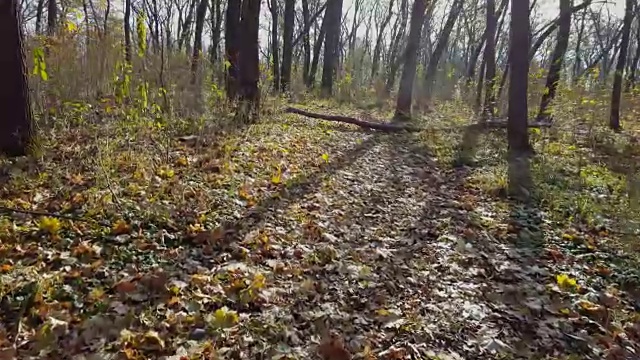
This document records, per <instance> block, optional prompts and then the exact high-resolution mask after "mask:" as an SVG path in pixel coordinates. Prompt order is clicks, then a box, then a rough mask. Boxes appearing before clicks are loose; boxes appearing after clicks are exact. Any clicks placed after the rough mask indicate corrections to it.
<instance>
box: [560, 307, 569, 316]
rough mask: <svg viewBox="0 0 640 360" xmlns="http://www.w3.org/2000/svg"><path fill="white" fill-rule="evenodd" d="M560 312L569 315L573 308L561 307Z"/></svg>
mask: <svg viewBox="0 0 640 360" xmlns="http://www.w3.org/2000/svg"><path fill="white" fill-rule="evenodd" d="M560 313H561V314H564V315H569V314H571V310H569V309H567V308H564V309H560Z"/></svg>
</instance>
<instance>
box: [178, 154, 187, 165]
mask: <svg viewBox="0 0 640 360" xmlns="http://www.w3.org/2000/svg"><path fill="white" fill-rule="evenodd" d="M176 165H179V166H188V165H189V159H187V157H186V156H182V157H180V158H178V160H176Z"/></svg>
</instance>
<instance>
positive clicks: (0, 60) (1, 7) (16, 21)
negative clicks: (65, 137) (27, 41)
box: [0, 0, 32, 156]
mask: <svg viewBox="0 0 640 360" xmlns="http://www.w3.org/2000/svg"><path fill="white" fill-rule="evenodd" d="M18 7H19V3H18V0H2V1H0V49H2V50H3V51H2V52H1V53H0V72H2V74H1V75H0V78H2V79H3V83H4V85H2V86H0V114H2V120H0V154H5V155H7V156H22V155H26V154H27V151H28V147H29V145H30V143H31V135H32V134H31V125H32V113H31V102H30V99H29V85H28V82H27V69H26V65H25V57H24V47H23V33H22V24H21V20H20V13H19V9H18Z"/></svg>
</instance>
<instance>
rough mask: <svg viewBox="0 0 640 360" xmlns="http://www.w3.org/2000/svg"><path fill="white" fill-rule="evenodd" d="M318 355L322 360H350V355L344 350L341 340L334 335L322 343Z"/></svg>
mask: <svg viewBox="0 0 640 360" xmlns="http://www.w3.org/2000/svg"><path fill="white" fill-rule="evenodd" d="M318 353H319V354H320V356H321V357H322V359H323V360H351V353H350V352H349V350H347V349H346V348H345V346H344V342H343V341H342V338H341V337H340V336H339V335H337V334H335V333H333V334H331V335H330V336H329V337H327V338H325V339H324V340H323V341H322V343H321V344H320V346H319V347H318Z"/></svg>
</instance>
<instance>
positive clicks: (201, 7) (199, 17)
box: [191, 0, 209, 85]
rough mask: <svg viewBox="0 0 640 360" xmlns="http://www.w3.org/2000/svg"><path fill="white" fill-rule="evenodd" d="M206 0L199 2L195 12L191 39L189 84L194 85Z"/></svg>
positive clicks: (205, 12)
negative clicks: (194, 28) (191, 52)
mask: <svg viewBox="0 0 640 360" xmlns="http://www.w3.org/2000/svg"><path fill="white" fill-rule="evenodd" d="M208 6H209V4H208V0H200V3H199V4H198V9H197V10H196V32H195V34H194V35H195V36H194V37H193V55H192V56H191V84H192V85H193V84H196V81H197V79H198V64H199V63H200V59H201V58H202V54H201V52H202V30H203V29H204V19H205V18H206V17H207V7H208Z"/></svg>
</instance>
